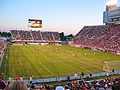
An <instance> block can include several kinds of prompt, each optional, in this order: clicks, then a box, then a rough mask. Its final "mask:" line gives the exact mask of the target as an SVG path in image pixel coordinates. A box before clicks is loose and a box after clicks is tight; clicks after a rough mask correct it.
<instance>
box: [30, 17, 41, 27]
mask: <svg viewBox="0 0 120 90" xmlns="http://www.w3.org/2000/svg"><path fill="white" fill-rule="evenodd" d="M28 27H30V28H42V20H37V19H28Z"/></svg>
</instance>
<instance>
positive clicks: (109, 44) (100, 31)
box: [71, 25, 120, 51]
mask: <svg viewBox="0 0 120 90" xmlns="http://www.w3.org/2000/svg"><path fill="white" fill-rule="evenodd" d="M71 41H73V44H78V45H82V46H86V47H96V48H101V49H107V50H114V51H119V50H120V25H111V26H110V25H102V26H85V27H83V28H82V29H81V31H80V32H78V33H77V34H76V35H75V36H74V37H73V38H72V39H71Z"/></svg>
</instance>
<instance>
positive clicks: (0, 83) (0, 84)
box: [0, 76, 6, 90]
mask: <svg viewBox="0 0 120 90" xmlns="http://www.w3.org/2000/svg"><path fill="white" fill-rule="evenodd" d="M5 88H6V85H5V83H4V81H3V80H2V76H0V89H2V90H4V89H5Z"/></svg>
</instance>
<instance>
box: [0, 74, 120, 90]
mask: <svg viewBox="0 0 120 90" xmlns="http://www.w3.org/2000/svg"><path fill="white" fill-rule="evenodd" d="M0 89H3V90H120V77H118V78H108V77H107V78H106V79H100V80H92V81H84V80H75V81H72V82H67V83H66V84H59V85H38V84H25V83H24V82H23V81H20V80H19V81H18V80H16V81H15V82H10V83H8V84H6V83H5V82H4V81H3V80H2V77H1V76H0Z"/></svg>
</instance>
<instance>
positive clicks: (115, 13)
mask: <svg viewBox="0 0 120 90" xmlns="http://www.w3.org/2000/svg"><path fill="white" fill-rule="evenodd" d="M103 23H106V24H112V23H116V24H117V23H120V7H117V8H114V9H111V10H109V11H104V13H103Z"/></svg>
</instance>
